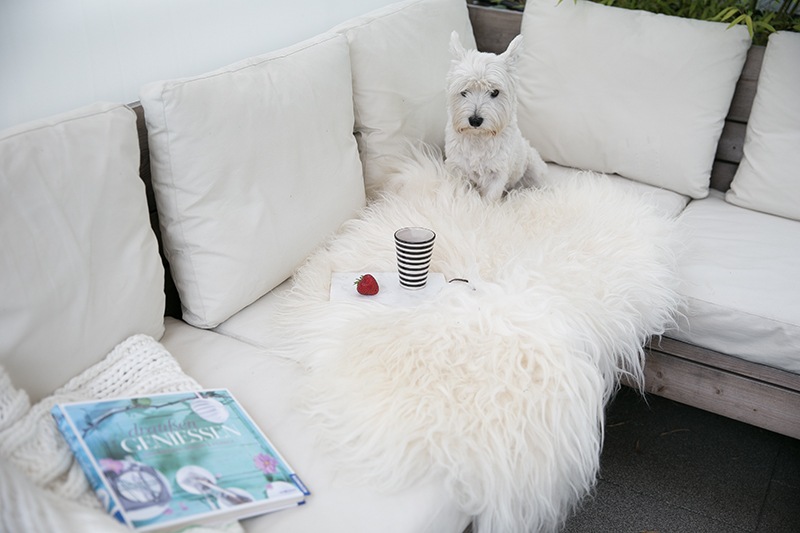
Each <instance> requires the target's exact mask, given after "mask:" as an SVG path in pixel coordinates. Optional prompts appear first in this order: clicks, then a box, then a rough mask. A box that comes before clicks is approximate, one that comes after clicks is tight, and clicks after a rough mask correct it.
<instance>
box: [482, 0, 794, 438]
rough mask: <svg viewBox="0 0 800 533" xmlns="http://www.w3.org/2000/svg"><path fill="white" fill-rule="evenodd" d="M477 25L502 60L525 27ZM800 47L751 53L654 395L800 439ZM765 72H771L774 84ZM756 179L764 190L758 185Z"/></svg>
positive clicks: (659, 356)
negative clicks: (794, 92)
mask: <svg viewBox="0 0 800 533" xmlns="http://www.w3.org/2000/svg"><path fill="white" fill-rule="evenodd" d="M529 3H532V2H529ZM470 16H471V20H472V23H473V28H474V31H475V36H476V41H477V44H478V47H479V48H480V49H483V50H486V51H491V52H499V51H502V50H504V49H505V46H507V44H508V43H509V42H510V41H511V39H512V38H513V37H514V36H516V35H517V34H519V33H520V30H521V28H522V25H523V16H522V15H521V14H519V13H512V12H510V11H496V10H491V9H487V8H483V7H478V6H470ZM525 16H526V17H528V16H529V13H526V15H525ZM775 40H777V41H779V42H778V46H777V47H776V46H773V45H774V44H775V42H774V41H775ZM797 40H798V35H797V34H791V33H789V34H786V33H784V34H778V35H775V36H773V37H772V38H771V39H770V43H769V45H768V46H766V47H765V46H751V47H750V48H749V50H748V51H747V60H746V61H745V64H744V66H743V68H742V72H741V74H740V76H739V78H738V80H737V82H736V88H735V91H734V93H733V96H732V99H731V101H730V105H729V107H728V108H727V112H726V116H725V122H724V125H723V127H722V131H721V133H720V136H719V140H718V143H717V144H716V147H715V153H714V158H713V165H712V166H711V169H710V176H709V177H708V178H707V179H708V182H709V183H710V191H709V193H708V197H705V198H696V199H692V200H691V201H688V204H687V208H686V210H685V212H683V213H682V214H681V220H682V221H683V223H684V225H685V227H686V229H687V233H686V235H687V237H686V247H685V249H684V255H683V259H682V263H681V264H682V267H681V268H682V270H681V275H682V277H683V279H684V285H683V288H682V292H683V294H684V296H685V297H686V298H687V307H686V308H685V310H684V313H683V315H682V316H680V317H678V320H679V325H678V327H677V328H676V329H675V330H673V331H672V332H670V333H668V334H667V335H666V336H665V337H663V338H658V339H652V340H651V341H650V343H649V345H648V353H647V364H646V366H645V374H646V379H645V387H646V389H647V391H648V392H651V393H654V394H658V395H660V396H664V397H667V398H670V399H673V400H677V401H680V402H683V403H686V404H689V405H692V406H695V407H699V408H702V409H705V410H708V411H712V412H715V413H718V414H721V415H724V416H728V417H731V418H734V419H737V420H740V421H743V422H746V423H749V424H753V425H756V426H759V427H763V428H765V429H769V430H771V431H776V432H778V433H782V434H785V435H789V436H792V437H795V438H800V416H798V413H800V372H799V371H798V365H800V339H799V338H798V332H799V331H800V329H799V328H800V319H799V317H798V315H797V309H798V306H797V305H796V304H795V303H794V302H796V301H797V299H798V297H800V285H798V283H797V279H798V278H797V273H798V272H800V256H798V253H797V250H798V249H800V224H798V217H797V214H796V212H794V211H792V212H787V211H786V209H787V206H786V204H787V203H791V202H794V205H797V202H798V200H799V199H800V196H798V191H797V183H798V182H797V179H796V176H797V175H798V172H800V161H798V160H797V155H796V154H797V150H795V149H792V148H788V147H787V146H786V145H785V143H786V142H792V139H794V142H795V145H796V143H797V142H800V141H798V135H800V134H799V133H798V130H800V123H799V121H800V119H798V111H797V107H798V104H797V102H798V101H797V98H796V97H790V96H788V94H789V92H788V91H789V90H791V89H790V88H791V87H796V85H797V83H798V82H797V80H796V72H797V69H796V68H793V67H792V66H791V65H792V63H791V62H792V61H794V64H796V63H797V61H798V55H797V49H796V48H797V44H790V43H789V42H787V41H794V42H795V43H796V41H797ZM770 46H772V48H770ZM767 51H769V52H770V53H769V54H765V52H767ZM772 52H776V53H775V54H774V56H775V57H774V58H773V59H772V60H769V56H770V55H773V54H772ZM765 55H767V60H765ZM790 58H791V59H790ZM762 63H766V66H767V67H770V63H772V65H771V68H770V69H769V73H768V74H767V76H766V77H767V80H766V81H767V83H766V84H765V83H763V81H762V79H761V78H760V74H761V73H762ZM787 76H794V78H793V79H786V78H787ZM781 77H782V78H781ZM776 78H778V79H776ZM793 84H794V85H793ZM765 85H766V86H765ZM757 95H758V96H757ZM754 100H755V101H757V102H758V103H754ZM654 105H655V104H654ZM751 108H752V109H753V112H754V113H755V114H756V116H751ZM778 109H782V110H784V111H777V110H778ZM753 120H755V122H754V123H753V122H752V121H753ZM759 132H763V133H762V134H761V136H759V135H758V133H759ZM543 134H544V135H546V134H547V133H546V132H543ZM601 145H602V143H601ZM759 148H761V150H758V149H759ZM754 149H756V150H758V151H755V150H754ZM753 157H754V158H755V161H756V163H755V167H756V169H754V168H753V164H752V163H751V162H750V161H749V159H750V158H753ZM740 162H742V167H743V168H742V173H740V174H737V171H739V168H740ZM745 172H746V174H745ZM754 177H758V178H757V179H756V180H755V181H757V183H756V184H755V187H753V186H747V182H748V181H751V183H752V181H753V178H754ZM734 178H736V181H734ZM737 184H739V185H738V186H739V187H741V186H742V185H745V186H747V187H746V189H747V193H746V194H747V195H748V196H749V198H750V201H749V203H746V204H745V203H742V202H740V201H737V200H736V196H737V194H736V192H735V191H736V189H737ZM775 204H779V205H778V206H776V205H775ZM631 385H635V384H631Z"/></svg>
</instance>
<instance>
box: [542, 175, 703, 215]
mask: <svg viewBox="0 0 800 533" xmlns="http://www.w3.org/2000/svg"><path fill="white" fill-rule="evenodd" d="M576 175H584V176H585V177H586V179H591V178H592V176H593V175H595V173H594V172H591V171H585V170H578V169H575V168H569V167H562V166H561V165H556V164H555V163H549V164H548V165H547V176H546V177H545V179H544V180H543V183H542V184H543V185H546V184H551V183H556V182H558V181H564V180H567V179H570V178H571V177H573V176H576ZM608 177H609V178H610V179H611V181H612V182H613V183H615V184H617V185H618V186H619V187H620V188H621V189H625V190H628V191H631V192H635V193H636V194H640V195H642V196H643V197H645V198H647V199H648V201H649V202H650V203H651V204H652V206H653V208H654V209H655V210H656V211H658V212H659V213H661V214H663V215H665V216H667V217H676V216H678V215H679V214H680V213H681V211H683V209H684V208H685V207H686V204H687V203H689V197H688V196H685V195H683V194H678V193H676V192H673V191H670V190H668V189H663V188H661V187H654V186H653V185H647V184H646V183H641V182H638V181H634V180H629V179H627V178H623V177H622V176H619V175H616V174H609V175H608Z"/></svg>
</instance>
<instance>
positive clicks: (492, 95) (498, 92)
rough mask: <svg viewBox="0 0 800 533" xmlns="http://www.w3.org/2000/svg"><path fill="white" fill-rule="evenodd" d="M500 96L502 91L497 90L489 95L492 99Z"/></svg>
mask: <svg viewBox="0 0 800 533" xmlns="http://www.w3.org/2000/svg"><path fill="white" fill-rule="evenodd" d="M498 94H500V91H499V90H497V89H495V90H494V91H492V92H491V93H489V96H491V97H492V98H497V95H498Z"/></svg>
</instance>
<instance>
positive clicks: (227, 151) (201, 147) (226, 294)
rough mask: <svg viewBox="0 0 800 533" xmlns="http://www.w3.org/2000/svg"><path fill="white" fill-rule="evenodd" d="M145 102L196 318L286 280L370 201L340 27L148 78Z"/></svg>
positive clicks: (164, 215)
mask: <svg viewBox="0 0 800 533" xmlns="http://www.w3.org/2000/svg"><path fill="white" fill-rule="evenodd" d="M141 102H142V106H143V107H144V109H145V118H146V121H147V128H148V137H149V142H150V157H151V163H152V172H153V185H154V189H155V193H156V201H157V204H158V210H159V218H160V223H161V229H162V234H163V237H164V251H165V253H166V256H167V258H168V259H169V262H170V266H171V269H172V275H173V278H174V280H175V284H176V286H177V288H178V292H179V294H180V298H181V303H182V305H183V318H184V319H185V320H186V321H187V322H190V323H191V324H193V325H196V326H198V327H204V328H208V327H214V326H216V325H217V324H219V323H220V322H222V321H223V320H225V319H227V318H228V317H229V316H231V315H232V314H234V313H236V312H237V311H239V310H240V309H241V308H243V307H245V306H246V305H248V304H250V303H251V302H253V301H254V300H256V299H257V298H259V297H260V296H261V295H263V294H265V293H266V292H268V291H269V290H271V289H272V288H273V287H275V286H276V285H278V284H279V283H281V282H282V281H283V280H285V279H286V278H287V277H288V276H289V275H290V274H291V273H292V271H293V270H294V269H295V268H296V267H297V266H298V265H299V264H300V263H301V262H302V261H303V260H304V259H305V257H306V256H307V255H308V254H309V253H310V252H311V251H312V250H313V249H314V248H315V247H316V246H317V245H318V244H319V243H320V242H321V241H322V240H323V239H324V238H325V237H326V236H327V235H328V234H329V233H332V232H334V231H335V230H336V229H337V228H338V227H339V225H340V224H341V223H342V222H343V221H344V220H346V219H348V218H350V217H351V216H353V215H354V214H355V213H356V212H357V211H358V209H360V208H361V207H362V206H363V204H364V182H363V178H362V175H361V163H360V161H359V157H358V147H357V145H356V141H355V138H354V137H353V120H354V119H353V107H352V102H353V97H352V84H351V77H350V56H349V51H348V48H347V41H346V39H344V37H342V36H341V35H337V34H323V35H320V36H317V37H315V38H313V39H310V40H308V41H305V42H303V43H300V44H297V45H295V46H292V47H289V48H286V49H283V50H279V51H276V52H272V53H269V54H265V55H263V56H258V57H254V58H250V59H247V60H243V61H241V62H238V63H235V64H233V65H230V66H228V67H225V68H222V69H220V70H217V71H214V72H211V73H208V74H204V75H202V76H196V77H193V78H187V79H179V80H172V81H164V82H158V83H154V84H151V85H148V86H146V87H144V88H143V89H142V92H141Z"/></svg>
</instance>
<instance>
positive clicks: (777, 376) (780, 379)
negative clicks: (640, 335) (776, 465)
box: [648, 337, 800, 416]
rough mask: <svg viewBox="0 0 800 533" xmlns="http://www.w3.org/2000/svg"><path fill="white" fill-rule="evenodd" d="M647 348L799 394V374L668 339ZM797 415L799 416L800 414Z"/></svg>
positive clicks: (657, 340) (660, 340) (652, 343)
mask: <svg viewBox="0 0 800 533" xmlns="http://www.w3.org/2000/svg"><path fill="white" fill-rule="evenodd" d="M648 347H649V348H650V349H652V350H655V351H658V352H661V353H664V354H668V355H675V356H677V357H680V358H682V359H686V360H688V361H693V362H695V363H700V364H704V365H710V366H713V367H716V368H719V369H720V370H724V371H726V372H732V373H735V374H739V375H741V376H745V377H748V378H752V379H756V380H759V381H766V382H769V383H772V384H774V385H777V386H779V387H783V388H786V389H790V390H793V391H796V392H798V393H800V374H793V373H791V372H787V371H785V370H781V369H779V368H775V367H771V366H766V365H761V364H758V363H753V362H750V361H746V360H744V359H740V358H738V357H731V356H729V355H726V354H724V353H720V352H716V351H714V350H709V349H707V348H702V347H700V346H695V345H693V344H688V343H685V342H683V341H679V340H675V339H670V338H669V337H661V338H659V339H654V340H652V341H651V342H650V343H649V344H648ZM798 415H799V416H800V413H798Z"/></svg>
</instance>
